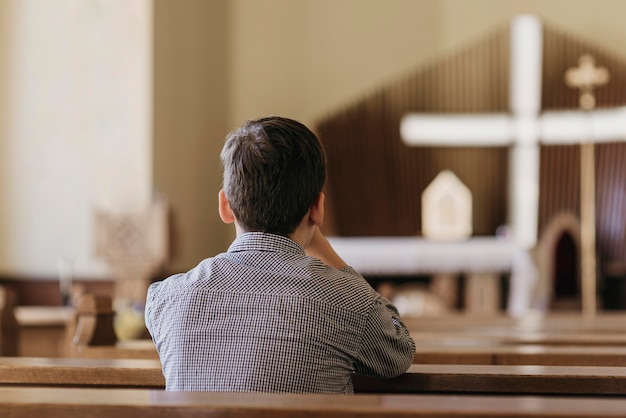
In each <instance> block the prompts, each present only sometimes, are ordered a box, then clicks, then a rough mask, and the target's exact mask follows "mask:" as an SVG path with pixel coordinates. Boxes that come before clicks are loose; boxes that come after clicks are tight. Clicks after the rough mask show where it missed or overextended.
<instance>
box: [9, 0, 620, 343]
mask: <svg viewBox="0 0 626 418" xmlns="http://www.w3.org/2000/svg"><path fill="white" fill-rule="evenodd" d="M625 14H626V3H625V2H623V1H620V0H595V1H591V0H549V1H540V0H533V1H506V2H505V1H499V0H472V1H465V0H394V1H392V2H388V1H380V0H367V1H360V0H345V1H341V2H336V1H332V0H322V1H320V0H298V1H291V0H260V1H245V0H210V1H204V0H183V1H177V2H172V1H168V0H153V1H151V0H136V1H123V0H120V1H114V2H108V1H102V0H84V1H79V2H77V1H73V0H54V1H50V2H38V1H36V0H0V138H1V140H0V200H1V201H2V204H1V205H0V231H1V232H0V286H2V288H4V289H6V291H7V292H9V293H10V294H11V295H12V296H11V297H10V298H8V299H11V298H12V299H11V300H12V301H13V303H14V305H15V306H16V307H17V308H16V309H18V311H16V312H19V315H16V316H17V321H18V322H19V321H20V320H23V321H25V322H28V321H31V322H30V325H28V326H29V327H30V328H31V331H32V335H35V334H37V333H39V334H37V335H38V336H36V337H33V338H43V340H36V341H48V340H45V338H50V337H49V335H53V334H52V332H53V331H54V330H52V328H54V327H55V326H57V325H58V324H61V325H62V326H59V327H61V328H63V330H62V332H63V333H66V332H67V330H65V329H64V327H65V324H66V322H67V318H68V315H73V314H74V311H73V309H75V308H76V307H77V306H78V300H79V299H80V296H81V295H85V294H88V295H91V296H92V297H93V296H94V295H95V296H96V297H97V298H98V297H103V298H105V299H106V298H109V299H110V300H112V305H111V307H108V308H107V307H106V306H108V305H107V304H106V302H102V303H104V305H102V304H101V302H100V299H97V298H96V299H91V300H90V302H89V303H91V304H89V303H87V302H85V303H86V304H87V305H85V306H86V308H85V309H87V312H90V313H91V314H93V312H95V310H97V309H99V308H102V307H103V306H105V308H106V309H105V310H107V313H106V314H105V316H106V315H108V318H109V319H111V315H112V312H113V311H112V310H111V309H113V310H114V311H115V312H116V314H117V315H118V317H117V318H116V321H117V322H116V326H117V327H118V329H117V331H116V332H118V336H117V338H118V339H126V338H128V339H133V338H135V337H138V336H140V337H141V336H143V337H146V335H145V333H142V332H141V331H142V311H141V310H142V303H143V301H145V291H146V287H147V285H148V284H149V283H150V282H151V281H153V280H157V279H161V278H164V277H166V276H168V275H170V274H173V273H177V272H181V271H186V270H188V269H190V268H192V267H193V266H195V265H196V264H197V263H198V262H200V261H201V260H202V259H204V258H206V257H210V256H212V255H215V254H217V253H219V252H223V251H225V250H226V249H227V248H228V245H229V244H230V242H231V241H232V239H233V237H234V230H233V229H232V228H231V227H230V226H228V225H224V224H223V223H222V222H221V220H220V218H219V216H218V212H217V196H218V191H219V189H220V187H221V171H220V166H219V151H220V149H221V146H222V144H223V141H224V138H225V136H226V135H227V134H228V132H230V131H231V130H232V129H234V128H235V127H236V126H238V125H239V124H240V123H242V122H243V121H245V120H247V119H252V118H256V117H259V116H263V115H283V116H288V117H291V118H294V119H297V120H299V121H301V122H303V123H305V124H306V125H308V126H310V127H311V128H312V129H313V130H314V131H315V132H316V134H317V135H318V136H319V138H320V140H321V141H322V143H323V144H324V146H325V148H326V151H327V153H328V183H327V185H326V190H325V192H326V194H327V209H326V210H327V220H326V223H325V225H324V228H323V230H324V232H325V233H326V235H327V236H329V237H330V238H331V241H332V242H333V243H335V244H336V248H337V251H338V252H339V253H340V254H341V255H345V257H346V260H347V261H349V262H350V261H352V260H353V265H354V267H355V268H356V269H357V270H360V268H361V266H362V269H363V271H362V273H363V275H364V276H365V277H366V278H367V279H368V280H370V281H371V283H372V285H373V286H376V287H377V288H378V290H379V291H380V292H381V293H383V294H385V295H388V296H389V297H390V298H395V299H394V300H395V301H396V302H397V304H398V306H399V307H400V306H402V309H404V311H403V312H406V313H407V315H411V314H415V315H416V316H421V315H427V314H433V315H436V314H438V313H442V312H447V313H450V312H453V313H459V312H463V311H466V310H467V311H472V310H473V311H475V312H479V313H480V312H482V313H488V314H490V315H505V316H506V315H507V314H510V315H514V316H516V315H523V314H526V313H529V312H539V313H540V314H545V313H550V312H569V313H572V312H573V313H580V314H584V313H590V314H591V315H595V314H597V313H610V312H613V311H616V312H619V311H621V310H626V128H624V127H625V126H626V117H625V116H623V114H624V113H626V110H624V109H626V107H624V106H626V53H625V52H624V51H625V49H624V45H626V26H624V24H623V16H624V15H625ZM519 16H523V17H524V16H525V17H527V18H531V19H534V20H533V21H534V22H537V24H538V27H540V28H541V35H540V36H541V37H540V38H538V41H537V44H536V45H538V49H537V50H535V51H532V52H531V56H536V57H539V58H537V59H538V61H539V64H538V67H536V68H538V70H537V77H538V78H537V80H535V83H536V84H535V87H537V88H536V89H532V87H533V86H532V85H531V86H530V87H528V86H522V87H521V88H519V87H516V86H517V85H516V84H515V83H514V82H513V79H514V78H515V77H516V76H515V75H514V74H515V69H516V68H517V67H516V65H518V63H516V62H515V60H514V59H513V58H512V57H513V56H514V51H515V48H516V47H514V46H513V41H512V39H513V35H512V32H511V25H512V22H513V21H514V19H515V18H517V17H519ZM533 54H534V55H533ZM584 55H591V56H593V58H594V60H595V65H596V67H595V68H596V69H597V68H600V69H602V70H603V71H606V74H608V76H607V77H606V78H607V79H606V80H604V82H603V83H600V82H598V83H596V84H593V83H592V86H591V88H589V87H588V86H586V87H585V88H587V90H584V89H583V87H572V86H568V84H567V82H566V79H565V73H566V72H567V71H568V70H569V69H574V68H577V66H579V65H580V64H579V59H580V57H582V56H584ZM522 73H524V74H526V73H527V70H526V69H523V70H522ZM522 78H523V76H522ZM515 89H518V90H521V93H519V94H520V95H522V96H524V95H525V94H527V93H528V91H531V90H532V92H531V93H528V94H530V95H531V96H532V95H535V99H534V100H535V104H536V107H535V108H534V109H533V110H532V112H531V113H528V114H526V113H523V111H519V112H518V110H517V109H516V108H514V106H513V105H512V102H514V100H513V99H512V98H513V97H514V95H515V94H517V93H514V92H515V91H516V90H515ZM583 90H584V91H583ZM582 93H585V94H590V95H591V97H592V98H593V106H592V108H591V109H590V108H582V107H581V103H582V102H581V100H580V97H581V95H582ZM585 97H589V96H585ZM516 112H517V113H516ZM520 112H521V113H520ZM559 112H566V113H567V112H569V113H568V115H570V116H571V115H574V116H573V117H579V118H582V119H581V120H583V122H580V124H579V125H575V126H574V129H575V128H576V126H578V127H579V128H580V129H578V131H577V132H574V133H573V134H572V135H570V136H571V137H566V136H567V134H566V133H565V134H562V132H561V130H562V131H563V132H570V133H571V132H572V130H571V128H572V125H571V123H569V124H568V122H565V123H564V124H562V125H559V127H557V133H558V134H559V135H560V136H559V135H557V136H559V138H561V139H558V140H555V141H553V142H545V141H544V139H545V138H544V137H548V136H549V135H547V134H546V135H543V133H544V132H545V130H544V131H541V129H543V127H544V126H547V128H546V129H548V128H549V123H550V122H549V121H550V117H553V118H557V117H558V116H559V115H560V113H559ZM594 112H595V113H594ZM603 112H604V113H603ZM606 112H610V115H609V116H606V115H607V114H608V113H606ZM596 114H597V115H598V116H597V117H596V116H595V115H596ZM411 115H418V117H420V115H421V116H424V117H431V116H434V117H442V118H444V117H447V116H455V115H465V116H467V115H478V117H479V118H480V117H481V115H482V116H485V115H500V116H501V117H502V118H504V119H506V120H507V121H508V122H506V123H508V124H509V125H511V126H517V125H515V124H516V123H517V122H519V121H522V120H523V121H529V120H530V122H529V123H530V125H524V126H531V128H532V129H535V130H536V132H535V131H533V134H532V135H530V136H531V137H532V138H531V140H530V142H532V144H531V145H528V144H529V143H530V142H526V143H525V145H524V144H523V145H520V146H519V148H518V139H519V142H520V143H522V142H523V141H524V140H525V139H524V138H527V136H524V135H525V131H523V129H522V128H523V127H522V128H520V129H518V128H515V127H513V128H510V129H511V132H515V133H508V134H506V135H504V136H503V137H501V138H497V140H498V141H500V142H498V143H496V144H494V145H486V144H485V143H480V142H476V143H463V144H460V145H459V144H457V145H450V144H448V143H445V140H440V142H437V141H436V140H435V141H434V142H429V143H425V144H421V145H419V144H417V145H416V144H410V143H409V141H407V140H406V138H405V137H404V136H405V135H404V134H403V132H402V131H401V126H402V124H403V120H405V118H407V117H411ZM520 115H521V116H520ZM544 116H545V117H544ZM605 116H606V117H605ZM620 117H621V118H622V119H619V118H620ZM585 118H586V119H585ZM594 118H596V119H594ZM603 118H604V119H603ZM611 118H613V119H615V120H616V121H617V122H615V123H614V124H613V125H611V123H613V122H611V121H613V119H611ZM592 119H593V120H592ZM608 119H611V120H608ZM577 120H578V119H577ZM588 121H591V122H588ZM572 123H574V124H576V123H578V122H572ZM587 123H589V124H591V125H593V127H592V128H591V129H590V130H586V129H587V125H586V124H587ZM443 124H444V125H446V122H445V121H444V123H443ZM451 124H452V122H449V123H448V125H451ZM519 124H520V126H521V125H522V122H519ZM615 124H616V125H615ZM507 126H508V125H507ZM581 126H582V127H581ZM615 126H617V127H615ZM605 127H606V129H605ZM486 129H489V127H487V128H486ZM515 129H518V130H517V131H515ZM611 129H613V130H611ZM461 130H462V129H461ZM581 130H582V131H584V132H583V133H581V132H580V131H581ZM466 131H467V130H466ZM607 131H610V132H609V133H608V134H606V132H607ZM520 132H521V133H520ZM518 134H519V138H518V137H516V136H515V135H518ZM561 134H562V135H561ZM459 135H460V136H463V135H462V134H459ZM507 135H508V136H507ZM533 135H534V136H533ZM542 135H543V136H542ZM603 135H604V136H603ZM471 136H472V135H471V132H470V135H468V137H471ZM474 136H476V135H474ZM596 136H597V138H596ZM435 137H436V135H435ZM520 138H521V139H520ZM455 139H456V138H455V137H454V135H453V137H452V138H451V140H452V141H454V140H455ZM533 141H534V142H533ZM559 141H560V142H559ZM530 148H532V150H530V151H529V149H530ZM527 151H528V152H529V153H531V154H532V155H533V157H531V159H530V160H529V159H520V160H516V159H515V158H514V157H515V155H517V154H524V153H525V152H527ZM585 156H586V157H585ZM533 158H534V159H533ZM585 158H587V159H586V160H585ZM584 161H586V162H587V163H586V164H587V165H586V166H585V165H584V164H585V162H584ZM590 161H591V163H590ZM589 164H591V166H590V165H589ZM442 172H446V173H447V172H450V173H453V176H452V177H451V178H452V180H451V181H452V183H445V184H444V187H448V186H447V185H452V186H451V187H464V188H465V189H467V190H468V192H469V193H467V195H468V196H469V197H468V198H469V200H463V199H461V200H459V196H461V194H460V193H461V192H458V188H457V189H450V190H453V191H450V192H447V191H446V190H443V191H442V192H441V194H439V195H438V197H437V199H439V201H438V202H439V203H435V207H434V211H435V212H434V217H431V218H427V207H426V206H425V202H424V198H423V193H424V191H425V190H426V189H427V188H428V186H429V185H430V184H431V183H432V182H433V181H434V180H435V179H436V178H438V177H437V176H438V175H439V174H440V173H442ZM527 174H528V176H529V177H526V175H527ZM456 182H458V184H457V183H456ZM459 185H460V186H459ZM520 185H521V186H520ZM518 186H520V187H521V188H522V190H521V191H519V193H518V191H517V187H518ZM454 190H456V191H454ZM463 193H465V192H463ZM463 196H465V194H463ZM457 212H458V213H457ZM435 218H436V219H435ZM458 218H462V220H461V222H466V224H465V227H462V228H461V233H460V234H459V233H458V230H457V229H455V230H454V231H453V233H452V235H446V232H445V231H444V232H443V235H437V234H438V233H442V232H441V229H439V230H437V226H436V225H435V226H434V228H435V232H434V233H433V236H429V232H428V231H429V230H428V228H431V227H433V225H431V223H433V222H434V223H437V222H442V224H446V225H447V226H448V227H449V226H450V224H454V223H455V222H457V221H458ZM427 219H429V220H427ZM433 219H435V220H433ZM425 223H426V224H425ZM446 225H443V226H441V225H439V227H440V228H444V229H445V228H446ZM437 231H439V232H437ZM342 251H344V252H342ZM587 277H588V278H589V279H586V278H587ZM4 303H5V304H6V302H4ZM1 306H3V305H2V304H1V303H0V307H1ZM46 308H58V309H60V310H58V312H59V313H58V316H59V318H58V320H57V321H56V324H57V325H54V324H52V323H53V322H54V320H53V319H51V315H52V314H50V313H49V312H51V311H46V310H45V309H46ZM90 309H91V310H90ZM28 312H31V313H30V314H29V313H28ZM125 312H126V313H127V316H122V314H123V313H125ZM29 315H32V316H31V317H29ZM52 316H53V315H52ZM28 318H30V319H28ZM120 318H123V319H124V321H125V322H121V320H120ZM0 323H1V321H0ZM120 324H121V325H120ZM74 325H75V324H74ZM46 327H47V328H49V329H48V330H46ZM124 327H126V328H130V330H128V329H126V330H125V331H124V330H122V328H124ZM56 331H58V330H56ZM56 331H55V332H56ZM75 331H76V329H75V328H74V329H72V332H75ZM47 332H50V334H46V333H47ZM126 333H127V334H128V335H126ZM27 334H28V333H26V332H25V333H24V335H27ZM28 335H31V334H28ZM54 335H57V336H58V335H59V334H58V332H57V334H54ZM66 337H67V335H66V334H63V337H62V338H63V341H61V342H60V343H59V344H56V343H54V344H52V345H47V344H45V343H44V344H39V343H29V347H28V348H23V347H22V350H23V351H22V354H23V355H24V353H26V354H25V355H58V354H59V353H61V352H63V350H64V349H65V348H64V345H63V344H65V343H66V340H65V338H66ZM113 338H115V337H113ZM44 349H46V350H44ZM42 350H44V351H42ZM42 353H43V354H42ZM51 353H52V354H51Z"/></svg>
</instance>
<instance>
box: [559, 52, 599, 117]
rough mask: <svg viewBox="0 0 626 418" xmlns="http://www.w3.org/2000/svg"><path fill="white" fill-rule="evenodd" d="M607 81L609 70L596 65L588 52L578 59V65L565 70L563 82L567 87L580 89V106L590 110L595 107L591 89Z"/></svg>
mask: <svg viewBox="0 0 626 418" xmlns="http://www.w3.org/2000/svg"><path fill="white" fill-rule="evenodd" d="M608 82H609V71H608V70H607V69H606V68H604V67H596V60H595V59H594V58H593V57H592V56H591V55H589V54H585V55H582V56H581V57H580V58H579V59H578V67H572V68H570V69H568V70H567V71H566V72H565V83H566V84H567V86H568V87H572V88H576V89H579V90H580V107H581V109H583V110H591V109H593V108H594V107H596V99H595V97H594V96H593V89H594V88H596V87H599V86H603V85H605V84H606V83H608Z"/></svg>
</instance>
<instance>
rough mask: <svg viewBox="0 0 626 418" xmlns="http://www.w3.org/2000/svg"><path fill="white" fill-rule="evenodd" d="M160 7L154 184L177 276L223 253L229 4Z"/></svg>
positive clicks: (165, 3)
mask: <svg viewBox="0 0 626 418" xmlns="http://www.w3.org/2000/svg"><path fill="white" fill-rule="evenodd" d="M184 4H185V7H180V6H179V2H178V1H176V2H174V1H171V0H157V1H155V2H154V80H155V81H154V182H155V187H156V188H157V190H158V191H159V192H160V193H162V194H163V195H164V196H165V197H166V198H167V199H168V201H169V204H170V206H171V214H172V216H171V221H172V228H171V230H172V233H173V235H172V243H171V248H172V252H173V253H172V259H171V265H170V267H169V269H170V270H172V271H180V270H182V269H186V268H189V267H191V266H193V265H195V264H196V263H198V262H199V261H200V260H202V259H203V258H205V257H208V256H210V255H213V254H215V253H217V252H221V251H224V250H225V249H226V246H227V245H228V243H229V242H230V240H231V239H232V230H231V229H230V228H227V227H226V226H225V225H223V224H222V222H221V220H220V219H219V216H218V214H217V193H218V190H219V188H220V186H221V172H220V168H219V152H220V149H221V144H222V142H223V140H224V137H225V135H226V133H227V130H228V128H227V120H228V109H229V103H230V99H229V94H228V82H229V78H230V74H229V71H228V53H229V51H228V45H229V42H230V40H229V35H228V19H229V10H228V7H227V4H228V2H227V0H212V1H205V0H192V1H190V0H186V1H185V2H184Z"/></svg>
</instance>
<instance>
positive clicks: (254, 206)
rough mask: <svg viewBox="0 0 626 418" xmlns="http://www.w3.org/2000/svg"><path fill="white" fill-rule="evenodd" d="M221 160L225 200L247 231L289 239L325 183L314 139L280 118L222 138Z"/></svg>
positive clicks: (249, 124) (322, 157)
mask: <svg viewBox="0 0 626 418" xmlns="http://www.w3.org/2000/svg"><path fill="white" fill-rule="evenodd" d="M221 159H222V165H223V168H224V183H223V188H224V192H225V194H226V198H227V199H228V202H229V204H230V207H231V209H232V210H233V213H234V215H235V217H236V218H237V222H238V223H239V225H240V226H241V228H242V229H244V230H245V231H247V232H254V231H259V232H268V233H273V234H278V235H285V236H287V235H290V234H291V233H293V232H294V230H295V229H296V227H297V226H298V224H299V223H300V221H301V220H302V218H303V216H304V215H305V214H306V212H307V211H308V210H309V208H310V207H311V205H312V204H313V203H314V202H315V199H316V198H317V196H318V195H319V193H320V192H321V191H322V188H323V187H324V183H325V181H326V153H325V152H324V149H323V147H322V145H321V143H320V142H319V140H318V139H317V137H316V136H315V134H314V133H313V132H311V130H309V128H307V127H306V126H304V125H303V124H302V123H300V122H297V121H295V120H292V119H287V118H283V117H278V116H271V117H265V118H261V119H256V120H251V121H247V122H246V123H244V124H243V125H242V126H241V127H240V128H238V129H236V130H235V131H233V132H232V133H230V134H229V135H228V137H227V138H226V142H225V144H224V148H223V149H222V153H221Z"/></svg>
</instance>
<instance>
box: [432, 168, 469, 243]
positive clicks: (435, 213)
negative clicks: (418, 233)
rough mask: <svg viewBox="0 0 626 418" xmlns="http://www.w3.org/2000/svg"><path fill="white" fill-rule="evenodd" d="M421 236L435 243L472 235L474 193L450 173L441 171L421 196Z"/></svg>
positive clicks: (462, 238) (461, 238)
mask: <svg viewBox="0 0 626 418" xmlns="http://www.w3.org/2000/svg"><path fill="white" fill-rule="evenodd" d="M422 228H423V230H422V234H423V236H424V237H425V238H429V239H436V240H449V241H452V240H464V239H467V238H469V237H470V236H471V235H472V193H471V192H470V190H469V189H468V188H467V186H465V184H463V182H461V180H459V178H458V177H457V176H456V175H455V174H454V173H453V172H452V171H450V170H443V171H441V172H440V173H439V174H438V175H437V177H435V179H434V180H433V181H432V182H431V183H430V184H429V185H428V186H427V187H426V189H424V192H423V193H422Z"/></svg>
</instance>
